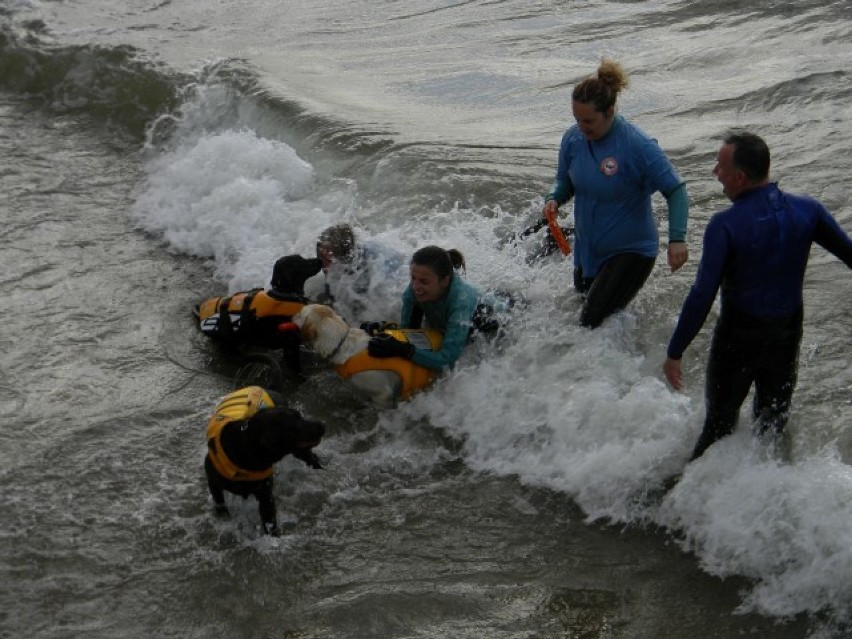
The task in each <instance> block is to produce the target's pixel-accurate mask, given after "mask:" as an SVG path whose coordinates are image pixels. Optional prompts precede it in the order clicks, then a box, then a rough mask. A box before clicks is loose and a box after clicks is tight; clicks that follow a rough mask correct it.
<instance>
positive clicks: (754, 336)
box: [691, 312, 802, 459]
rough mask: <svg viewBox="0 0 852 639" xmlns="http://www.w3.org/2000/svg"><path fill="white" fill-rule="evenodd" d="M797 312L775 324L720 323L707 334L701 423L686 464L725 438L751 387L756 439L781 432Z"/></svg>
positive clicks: (792, 382)
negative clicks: (708, 343)
mask: <svg viewBox="0 0 852 639" xmlns="http://www.w3.org/2000/svg"><path fill="white" fill-rule="evenodd" d="M801 317H802V316H801V312H799V313H797V314H796V315H794V316H792V317H789V318H784V319H781V320H772V321H760V320H754V319H749V318H744V317H742V316H739V317H730V316H729V317H723V318H721V319H720V320H719V323H718V324H717V326H716V330H715V331H714V333H713V342H712V344H711V346H710V356H709V359H708V362H707V376H706V387H705V393H706V402H707V417H706V419H705V421H704V430H703V431H702V433H701V436H700V437H699V439H698V442H697V444H696V445H695V449H694V451H693V453H692V458H691V459H697V458H698V457H700V456H701V455H702V454H704V451H706V450H707V448H709V447H710V446H711V445H712V444H713V443H715V442H716V441H718V440H719V439H721V438H722V437H725V436H726V435H730V434H731V433H732V432H733V430H734V428H735V427H736V424H737V418H738V417H739V412H740V408H741V406H742V404H743V402H744V401H745V398H746V396H747V395H748V392H749V389H750V388H751V385H752V383H754V385H755V396H754V406H753V409H752V415H753V417H754V418H755V420H756V422H757V426H758V430H759V433H760V434H763V433H764V432H766V431H770V430H771V431H772V432H773V434H774V435H780V434H781V433H783V431H784V427H785V426H786V423H787V418H788V416H789V413H790V405H791V401H792V396H793V390H794V388H795V386H796V372H797V367H798V353H799V344H800V342H801V337H802V329H801V326H802V324H801Z"/></svg>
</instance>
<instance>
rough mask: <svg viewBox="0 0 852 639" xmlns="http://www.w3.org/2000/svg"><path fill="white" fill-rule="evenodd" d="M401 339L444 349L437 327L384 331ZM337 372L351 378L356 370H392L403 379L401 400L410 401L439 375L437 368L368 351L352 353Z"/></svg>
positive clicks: (431, 348) (434, 349)
mask: <svg viewBox="0 0 852 639" xmlns="http://www.w3.org/2000/svg"><path fill="white" fill-rule="evenodd" d="M384 332H385V333H388V334H390V335H392V336H393V337H395V338H396V339H398V340H399V341H401V342H408V343H409V344H414V346H416V347H417V348H420V349H426V350H433V351H436V350H438V349H440V348H441V340H442V338H443V336H442V335H441V332H440V331H437V330H435V329H413V328H404V329H398V330H385V331H384ZM334 369H335V370H336V371H337V374H338V375H340V377H342V378H343V379H348V378H350V377H352V375H354V374H355V373H362V372H364V371H376V370H379V371H393V372H394V373H396V374H397V375H399V378H400V381H401V382H402V391H401V392H400V399H401V400H402V401H405V400H407V399H408V398H409V397H411V395H413V394H414V393H416V392H417V391H419V390H421V389H422V388H424V387H426V386H428V385H429V384H431V383H432V382H434V381H435V379H436V378H437V377H438V371H435V370H432V369H431V368H426V367H424V366H418V365H417V364H413V363H412V362H410V361H409V360H407V359H402V358H401V357H371V356H370V354H369V353H368V352H367V351H362V352H360V353H358V354H357V355H353V356H352V357H350V358H349V359H348V360H346V361H345V362H343V364H340V365H339V366H335V367H334Z"/></svg>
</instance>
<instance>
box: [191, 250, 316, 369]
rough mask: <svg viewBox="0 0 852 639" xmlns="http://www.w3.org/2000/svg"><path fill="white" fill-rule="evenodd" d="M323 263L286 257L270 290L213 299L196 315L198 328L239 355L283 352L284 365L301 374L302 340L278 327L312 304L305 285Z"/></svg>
mask: <svg viewBox="0 0 852 639" xmlns="http://www.w3.org/2000/svg"><path fill="white" fill-rule="evenodd" d="M321 268H322V261H321V260H319V259H306V258H304V257H302V256H300V255H287V256H285V257H282V258H280V259H279V260H278V261H277V262H276V263H275V268H274V269H273V272H272V282H271V286H270V288H269V290H264V289H261V288H256V289H251V290H249V291H241V292H239V293H234V294H233V295H230V296H227V297H212V298H210V299H207V300H205V301H204V302H202V303H200V304H198V305H196V306H195V308H194V309H193V314H194V315H195V317H196V319H197V320H198V328H199V329H200V330H201V332H202V333H203V334H204V335H206V336H207V337H209V338H210V339H212V340H213V341H215V342H217V343H219V344H221V345H223V346H225V347H228V348H234V349H237V350H239V351H244V350H246V349H247V348H260V349H283V351H284V361H285V363H286V364H287V365H288V366H289V367H290V368H291V369H292V370H294V371H299V370H300V365H299V364H300V363H299V339H298V335H297V334H295V333H292V332H281V331H279V330H278V326H279V325H280V324H281V323H282V322H289V321H290V319H291V318H292V317H293V315H295V314H296V313H298V312H299V311H300V310H301V309H302V308H303V307H304V306H305V304H308V303H309V300H308V299H307V298H306V297H305V282H306V281H307V280H308V279H309V278H311V277H313V276H314V275H316V274H317V273H319V271H320V269H321Z"/></svg>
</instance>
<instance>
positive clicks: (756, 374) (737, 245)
mask: <svg viewBox="0 0 852 639" xmlns="http://www.w3.org/2000/svg"><path fill="white" fill-rule="evenodd" d="M713 174H714V175H715V176H716V178H717V179H718V180H719V182H721V184H722V187H723V191H724V193H725V195H726V196H728V199H730V200H731V202H733V204H732V206H730V207H729V208H728V209H726V210H724V211H722V212H720V213H717V214H716V215H714V216H713V218H712V219H711V220H710V222H709V223H708V224H707V229H706V231H705V233H704V250H703V254H702V257H701V263H700V264H699V266H698V272H697V274H696V276H695V283H694V284H693V286H692V289H691V290H690V292H689V295H688V296H687V298H686V300H685V302H684V304H683V309H682V310H681V314H680V319H679V321H678V323H677V327H676V328H675V331H674V334H673V335H672V337H671V341H670V342H669V347H668V357H667V358H666V361H665V364H664V365H663V370H664V372H665V375H666V378H667V379H668V380H669V383H670V384H671V385H672V386H673V387H674V388H676V389H681V388H682V387H683V383H682V376H681V365H680V359H681V356H682V355H683V351H684V350H685V349H686V347H687V346H689V344H690V342H691V341H692V340H693V338H694V337H695V335H696V334H697V333H698V331H699V330H700V329H701V326H702V325H703V324H704V320H705V319H706V318H707V313H708V312H709V311H710V307H711V306H712V305H713V300H714V299H715V298H716V292H717V291H718V290H719V288H720V287H721V289H722V298H721V312H720V315H719V320H718V322H717V324H716V329H715V332H714V334H713V340H712V343H711V346H710V356H709V359H708V362H707V379H706V388H705V392H706V403H707V416H706V419H705V422H704V430H703V432H702V433H701V436H700V438H699V439H698V442H697V444H696V446H695V449H694V451H693V453H692V459H697V458H698V457H700V456H701V455H702V454H703V453H704V451H705V450H707V448H708V447H709V446H710V445H711V444H713V443H714V442H716V441H717V440H718V439H720V438H722V437H724V436H726V435H729V434H730V433H731V432H733V430H734V427H735V426H736V422H737V417H738V415H739V410H740V407H741V406H742V403H743V401H745V398H746V396H747V395H748V391H749V389H750V387H751V385H752V383H753V384H754V386H755V395H754V407H753V416H754V419H755V420H756V422H757V428H758V432H759V434H760V435H763V434H764V433H767V434H769V435H772V436H775V437H777V436H779V435H781V434H782V433H783V431H784V427H785V425H786V423H787V418H788V416H789V412H790V402H791V399H792V396H793V389H794V387H795V385H796V374H797V368H798V356H799V343H800V341H801V338H802V282H803V280H804V276H805V268H806V266H807V263H808V254H809V252H810V248H811V243H812V242H816V243H817V244H819V245H820V246H822V247H823V248H825V249H827V250H828V251H830V252H831V253H832V254H834V255H835V256H837V257H838V258H840V259H841V260H843V262H845V263H846V265H847V266H849V268H852V240H850V238H849V236H848V235H847V234H846V233H845V232H844V231H843V230H842V229H841V228H840V226H839V225H838V224H837V222H836V221H835V220H834V218H833V217H832V216H831V214H829V212H828V211H827V210H826V209H825V207H824V206H823V205H822V204H820V203H819V202H817V201H816V200H814V199H812V198H809V197H805V196H796V195H791V194H789V193H785V192H784V191H781V190H780V189H779V188H778V186H777V184H775V183H773V182H770V181H769V148H768V147H767V146H766V143H765V142H764V141H763V140H762V139H761V138H760V137H758V136H756V135H753V134H750V133H742V134H731V135H729V136H728V137H727V138H725V141H724V144H723V145H722V147H721V148H720V149H719V153H718V155H717V157H716V166H715V167H714V169H713Z"/></svg>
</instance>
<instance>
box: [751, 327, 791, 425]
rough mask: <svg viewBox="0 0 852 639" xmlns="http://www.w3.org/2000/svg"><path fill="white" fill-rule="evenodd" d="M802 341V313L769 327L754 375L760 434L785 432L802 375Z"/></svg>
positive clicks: (754, 409) (755, 417)
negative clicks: (780, 324)
mask: <svg viewBox="0 0 852 639" xmlns="http://www.w3.org/2000/svg"><path fill="white" fill-rule="evenodd" d="M801 342H802V321H801V315H799V316H796V317H793V318H791V322H790V325H789V326H786V327H779V328H778V329H777V330H775V331H768V335H767V338H766V341H765V342H764V352H763V357H762V358H761V361H760V366H758V367H757V368H756V370H755V379H754V405H753V407H752V415H753V417H754V420H755V423H756V424H757V432H758V435H764V434H771V435H772V436H773V437H778V436H780V435H782V434H783V433H784V429H785V427H786V426H787V420H788V419H789V417H790V407H791V405H792V402H793V391H794V390H795V388H796V381H797V379H798V369H799V348H800V346H801Z"/></svg>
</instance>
